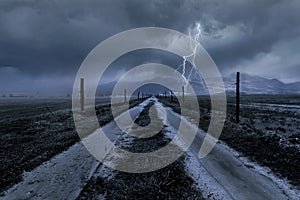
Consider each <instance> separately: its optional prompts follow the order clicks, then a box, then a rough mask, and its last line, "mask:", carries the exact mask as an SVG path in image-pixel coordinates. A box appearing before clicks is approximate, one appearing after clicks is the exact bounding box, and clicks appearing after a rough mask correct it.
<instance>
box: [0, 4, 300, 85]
mask: <svg viewBox="0 0 300 200" xmlns="http://www.w3.org/2000/svg"><path fill="white" fill-rule="evenodd" d="M299 10H300V2H299V1H297V0H287V1H276V0H274V1H261V0H248V1H240V0H224V1H217V0H210V1H207V0H194V1H182V0H154V1H141V0H119V1H101V0H94V1H93V0H91V1H83V0H81V1H79V0H60V1H58V0H53V1H38V0H27V1H17V0H16V1H10V0H7V1H1V2H0V36H1V37H0V68H1V67H7V66H10V67H12V68H13V69H17V71H18V76H21V75H22V74H23V75H24V77H26V78H28V77H31V78H32V79H39V78H40V77H45V76H48V75H49V76H57V77H60V76H62V77H64V76H65V77H74V74H75V73H76V71H77V69H78V67H79V66H80V64H81V62H82V61H83V59H84V58H85V56H86V55H87V54H88V53H89V52H90V50H91V49H93V48H94V47H95V46H96V45H97V44H99V43H100V42H101V41H103V40H104V39H106V38H107V37H109V36H112V35H114V34H116V33H118V32H120V31H124V30H127V29H131V28H136V27H145V26H157V27H166V28H171V29H175V30H178V31H181V32H184V33H188V31H189V30H190V31H191V32H192V33H193V34H195V24H196V23H201V27H202V32H203V34H202V35H203V36H202V37H201V40H200V41H201V43H202V44H203V46H204V47H205V48H206V49H207V50H208V52H209V53H210V55H211V56H212V58H213V59H214V60H215V62H216V63H217V65H218V67H219V68H220V69H221V71H224V72H230V71H232V70H235V69H239V70H243V69H244V70H245V71H247V70H249V71H251V72H253V69H252V68H251V67H252V66H251V64H250V63H251V62H253V63H252V65H256V63H258V64H262V63H264V62H266V63H268V62H269V63H273V62H271V61H268V62H267V61H266V60H268V59H272V58H273V59H275V60H276V59H277V61H278V62H277V63H280V64H281V65H285V64H286V62H284V60H285V59H286V57H288V56H290V57H291V58H294V57H295V54H296V53H295V52H297V51H298V52H299V46H300V42H299V37H300V36H299V35H300V26H299V22H298V19H299V17H300V16H299ZM120 45H122V44H120ZM291 46H296V47H294V48H291ZM278 48H280V49H278ZM291 49H293V50H291ZM160 59H161V58H160ZM130 60H131V59H128V62H130ZM273 61H274V60H273ZM266 67H269V66H266ZM283 68H285V69H286V70H285V73H286V76H285V77H279V76H278V78H282V79H286V80H287V79H289V78H290V79H293V80H294V79H295V80H296V78H295V77H293V75H294V71H295V69H296V70H297V69H299V61H298V62H297V61H294V62H288V66H282V67H281V69H283ZM276 70H277V71H278V72H279V73H280V71H282V70H280V69H279V67H277V68H276ZM276 70H275V68H274V69H273V72H274V73H273V74H274V75H275V76H276V73H275V71H276ZM0 72H2V76H5V73H6V72H5V70H2V71H1V69H0ZM4 72H5V73H4ZM258 73H259V72H258ZM294 76H295V75H294ZM275 78H276V77H275ZM69 79H70V80H72V78H68V80H69ZM26 80H27V79H26ZM298 80H299V79H298ZM70 84H72V83H71V81H70Z"/></svg>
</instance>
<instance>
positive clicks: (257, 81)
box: [223, 73, 300, 94]
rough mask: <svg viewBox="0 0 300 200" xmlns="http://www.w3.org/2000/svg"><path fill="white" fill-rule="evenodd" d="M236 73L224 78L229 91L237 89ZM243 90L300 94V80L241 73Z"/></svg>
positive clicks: (259, 92)
mask: <svg viewBox="0 0 300 200" xmlns="http://www.w3.org/2000/svg"><path fill="white" fill-rule="evenodd" d="M235 78H236V75H235V74H232V75H230V76H229V77H225V78H223V80H224V84H225V88H226V90H227V91H228V92H234V91H235ZM241 92H244V93H246V94H300V82H295V83H283V82H281V81H279V80H278V79H267V78H263V77H260V76H253V75H249V74H245V73H242V74H241Z"/></svg>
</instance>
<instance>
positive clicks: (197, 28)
mask: <svg viewBox="0 0 300 200" xmlns="http://www.w3.org/2000/svg"><path fill="white" fill-rule="evenodd" d="M196 31H197V33H196V34H195V36H194V38H193V37H192V35H191V31H190V30H189V38H190V47H191V49H192V50H193V52H192V53H191V54H190V55H186V56H183V62H182V64H181V65H179V67H178V68H177V69H176V70H179V69H180V68H181V67H182V77H183V79H184V82H185V84H184V87H185V88H186V86H187V84H188V82H189V81H190V80H191V77H192V75H193V74H194V77H196V75H198V76H199V78H200V80H201V83H203V82H202V77H201V75H200V74H199V73H198V71H197V70H195V69H194V66H195V57H196V56H195V55H196V51H197V48H198V46H199V39H200V36H201V35H202V30H201V24H200V23H196ZM192 40H195V41H196V45H195V46H194V47H193V45H192V44H193V42H192ZM189 57H193V58H192V64H193V67H192V69H191V70H190V72H189V74H188V75H187V78H186V74H187V72H186V62H187V58H189ZM193 72H194V73H193Z"/></svg>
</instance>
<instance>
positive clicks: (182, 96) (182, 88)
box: [182, 86, 184, 102]
mask: <svg viewBox="0 0 300 200" xmlns="http://www.w3.org/2000/svg"><path fill="white" fill-rule="evenodd" d="M182 102H184V86H182Z"/></svg>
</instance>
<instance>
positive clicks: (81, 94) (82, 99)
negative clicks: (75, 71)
mask: <svg viewBox="0 0 300 200" xmlns="http://www.w3.org/2000/svg"><path fill="white" fill-rule="evenodd" d="M80 108H81V111H84V78H81V79H80Z"/></svg>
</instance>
